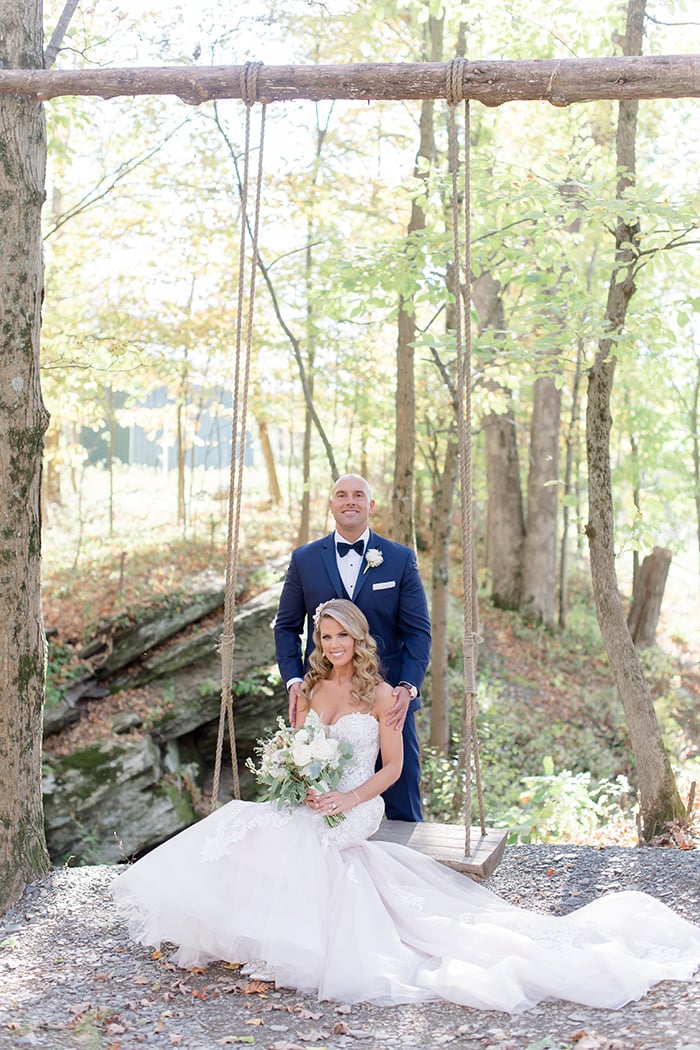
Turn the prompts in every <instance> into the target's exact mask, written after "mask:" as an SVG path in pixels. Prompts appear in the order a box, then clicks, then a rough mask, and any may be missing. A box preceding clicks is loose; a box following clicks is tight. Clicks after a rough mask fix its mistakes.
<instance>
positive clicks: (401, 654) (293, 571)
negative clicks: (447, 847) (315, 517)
mask: <svg viewBox="0 0 700 1050" xmlns="http://www.w3.org/2000/svg"><path fill="white" fill-rule="evenodd" d="M334 536H335V534H334V533H331V534H330V535H328V536H324V537H323V539H320V540H315V541H314V542H313V543H307V544H306V545H305V546H303V547H297V549H296V550H295V551H293V552H292V557H291V561H290V564H289V569H288V571H287V578H286V580H285V582H284V587H283V588H282V594H281V597H280V603H279V610H278V612H277V618H276V620H275V628H274V629H275V645H276V657H277V663H278V664H279V669H280V673H281V675H282V679H283V681H285V682H288V681H289V680H290V678H303V676H304V671H305V663H306V658H307V657H308V654H309V652H310V651H311V650H312V649H313V640H312V633H313V632H312V628H311V618H312V617H313V614H314V612H315V611H316V608H317V606H318V605H320V604H321V602H326V601H329V600H330V599H331V598H348V597H349V595H348V594H347V593H346V591H345V588H344V587H343V584H342V581H341V579H340V574H339V572H338V565H337V562H336V554H335V543H334ZM370 548H374V549H376V550H380V551H381V552H382V555H383V558H384V560H383V562H382V564H381V565H378V566H376V567H375V568H367V569H366V571H365V565H366V563H365V561H364V559H363V562H362V568H361V569H360V574H359V576H358V578H357V583H356V585H355V593H354V594H353V596H352V601H353V602H354V603H355V605H357V607H358V608H359V609H361V610H362V612H363V613H364V614H365V616H366V617H367V622H368V623H369V630H370V634H371V635H372V637H373V638H374V639H375V641H376V643H377V648H378V652H379V659H380V661H381V670H382V674H383V676H384V678H385V679H386V681H387V682H388V683H389V684H390V685H391V686H392V687H393V686H396V685H398V684H399V682H410V683H411V685H415V686H416V687H417V688H418V689H419V690H420V687H421V685H422V684H423V678H424V677H425V672H426V670H427V668H428V662H429V660H430V618H429V616H428V603H427V601H426V597H425V590H424V589H423V584H422V582H421V579H420V576H419V574H418V565H417V563H416V556H415V554H414V552H413V551H412V550H411V549H410V548H409V547H404V546H402V545H401V544H400V543H394V542H392V541H391V540H387V539H384V537H382V536H377V535H376V533H374V532H371V533H370V538H369V543H368V545H367V549H368V550H369V549H370ZM305 625H307V626H308V637H307V644H306V652H305V654H304V657H303V658H302V652H301V635H302V633H303V631H304V627H305ZM418 707H420V697H417V698H416V699H415V700H412V701H411V704H410V707H409V711H408V715H407V717H406V724H405V726H404V732H403V738H404V764H403V772H402V774H401V777H400V778H399V780H398V781H397V782H396V783H395V784H393V785H392V786H391V787H390V788H389V789H388V791H386V792H385V793H384V802H385V806H386V815H387V817H388V818H389V819H390V820H422V819H423V818H422V811H421V798H420V755H419V749H418V738H417V735H416V725H415V719H414V712H415V711H416V710H417V708H418Z"/></svg>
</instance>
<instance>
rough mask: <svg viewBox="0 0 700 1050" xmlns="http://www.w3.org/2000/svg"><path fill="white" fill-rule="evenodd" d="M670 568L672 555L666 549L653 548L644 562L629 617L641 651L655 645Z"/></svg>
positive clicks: (635, 639)
mask: <svg viewBox="0 0 700 1050" xmlns="http://www.w3.org/2000/svg"><path fill="white" fill-rule="evenodd" d="M670 567H671V552H670V551H669V550H666V548H665V547H654V550H653V551H652V552H651V554H649V555H648V556H647V557H646V558H645V559H644V561H643V562H642V565H641V568H640V570H639V574H638V576H637V580H636V583H635V586H634V592H633V596H632V608H631V609H630V611H629V615H628V617H627V626H628V627H629V632H630V635H631V636H632V641H633V642H634V644H635V645H636V646H637V648H638V649H650V648H651V646H652V645H655V644H656V628H657V626H658V623H659V614H660V613H661V602H662V601H663V597H664V589H665V587H666V580H667V579H668V570H669V568H670Z"/></svg>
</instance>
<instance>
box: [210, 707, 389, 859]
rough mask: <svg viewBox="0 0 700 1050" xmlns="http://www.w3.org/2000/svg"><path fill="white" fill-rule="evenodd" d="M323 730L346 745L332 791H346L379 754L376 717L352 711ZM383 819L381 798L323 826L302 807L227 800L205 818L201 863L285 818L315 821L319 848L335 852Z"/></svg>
mask: <svg viewBox="0 0 700 1050" xmlns="http://www.w3.org/2000/svg"><path fill="white" fill-rule="evenodd" d="M325 728H326V729H327V731H328V735H329V736H331V737H333V739H334V740H340V741H346V742H347V743H349V744H350V745H351V747H352V758H351V759H350V761H349V763H348V765H347V766H346V768H345V769H344V770H343V775H342V777H341V780H340V783H339V784H338V790H339V791H351V790H352V789H353V788H356V787H359V785H360V784H364V782H365V780H368V779H369V778H370V777H371V776H372V774H373V773H374V767H375V764H376V761H377V755H378V754H379V723H378V722H377V720H376V718H374V716H373V715H370V714H366V713H365V712H363V711H352V712H351V713H350V714H347V715H341V717H340V718H339V719H338V721H337V722H334V723H333V725H329V726H326V727H325ZM383 816H384V802H383V801H382V798H381V796H379V797H377V798H373V799H370V800H369V802H363V803H361V804H360V805H359V806H355V807H354V808H353V809H351V810H348V812H347V813H346V814H345V820H342V821H341V822H340V824H337V825H336V826H335V827H329V826H328V824H327V823H326V821H325V818H324V817H323V815H322V814H320V813H312V812H311V811H310V810H309V809H307V808H306V807H305V806H299V807H297V808H296V809H278V807H277V805H276V803H274V802H238V801H234V802H229V803H228V804H227V805H226V806H222V808H221V809H219V810H217V811H216V812H215V813H212V814H211V815H210V816H209V817H208V822H209V826H210V828H211V832H210V834H209V835H208V836H207V838H206V840H205V843H204V850H203V859H206V860H212V861H214V860H219V859H220V858H221V857H224V856H225V855H226V854H227V853H229V852H230V850H231V848H232V847H233V845H234V843H236V842H240V840H241V839H243V838H245V836H246V835H247V834H248V833H249V832H250V831H252V830H254V829H256V828H273V827H279V826H280V825H282V824H286V823H287V822H288V821H290V820H313V821H316V822H318V824H319V831H320V835H321V839H322V841H323V842H324V844H326V845H329V844H331V843H332V844H333V845H334V846H336V847H337V848H338V849H345V848H346V847H347V846H352V845H355V844H357V843H358V842H363V841H364V840H365V839H368V838H369V837H370V835H373V834H374V832H375V831H376V830H377V828H378V827H379V824H380V822H381V819H382V817H383Z"/></svg>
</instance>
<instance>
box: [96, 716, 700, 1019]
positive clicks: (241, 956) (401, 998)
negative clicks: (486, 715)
mask: <svg viewBox="0 0 700 1050" xmlns="http://www.w3.org/2000/svg"><path fill="white" fill-rule="evenodd" d="M328 732H329V734H331V735H332V736H334V737H335V738H337V739H339V740H345V741H348V742H349V743H350V744H351V745H352V748H353V757H352V760H351V762H350V765H349V766H348V767H347V768H346V769H345V771H344V773H343V779H342V781H341V784H340V786H339V790H341V791H349V790H351V789H352V788H353V787H357V786H359V785H360V784H362V783H363V782H364V781H365V780H367V779H368V777H370V776H371V775H372V773H373V772H374V765H375V758H376V755H377V752H378V746H379V727H378V724H377V721H376V719H374V718H373V717H372V715H370V714H364V713H359V712H357V713H352V714H347V715H343V716H342V717H341V718H340V719H339V720H338V721H337V722H336V723H334V724H333V725H332V726H330V727H329V728H328ZM382 814H383V803H382V801H381V799H379V798H376V799H372V800H371V801H369V802H367V803H364V804H362V805H358V806H356V807H355V808H354V809H352V810H350V811H349V812H348V813H347V815H346V819H345V820H344V821H342V822H341V823H340V824H339V825H338V826H337V827H335V828H331V827H328V825H327V824H326V822H325V820H324V818H323V816H322V815H321V814H318V813H315V812H312V811H310V810H309V809H308V808H306V807H304V806H301V807H299V808H297V809H293V810H283V811H279V810H278V809H277V808H276V806H275V804H273V803H254V802H239V801H234V802H229V803H228V804H227V805H225V806H223V807H222V808H221V809H219V810H217V811H216V812H214V813H212V814H211V815H210V816H209V817H207V818H206V819H204V820H202V821H200V822H199V823H197V824H195V825H193V826H192V827H190V828H188V829H187V830H185V831H184V832H182V833H181V834H179V835H177V836H176V837H175V838H173V839H170V840H169V841H168V842H166V843H164V844H163V845H162V846H160V847H158V848H157V849H155V850H154V851H153V852H151V853H149V854H147V855H146V856H145V857H143V858H142V859H141V860H139V861H137V863H136V864H134V865H132V866H131V867H129V868H128V869H127V870H126V872H125V873H124V874H123V875H119V876H118V877H117V878H116V879H115V880H114V883H113V886H112V892H113V895H114V898H115V900H116V903H117V907H118V910H119V912H120V914H122V915H123V916H125V917H126V918H127V920H128V922H129V928H130V933H131V935H132V937H133V938H134V939H135V940H138V941H139V942H141V943H144V944H149V945H155V946H159V945H160V944H161V942H163V941H165V942H170V943H172V944H175V945H177V952H176V953H175V956H174V961H175V962H177V963H178V964H179V965H180V966H185V967H190V966H202V965H206V964H207V963H208V962H210V961H212V960H215V959H224V960H228V961H231V962H239V963H246V962H251V961H255V960H264V962H265V968H266V970H268V971H269V972H270V973H271V974H272V975H273V976H274V979H275V981H276V983H277V985H278V986H280V987H287V988H294V989H297V990H299V991H302V992H315V993H317V994H318V997H319V999H329V1000H335V1001H339V1002H349V1003H353V1002H360V1001H366V1002H373V1003H377V1004H394V1003H409V1002H420V1001H427V1000H431V999H439V998H442V999H448V1000H452V1001H454V1002H456V1003H461V1004H464V1005H466V1006H472V1007H477V1008H481V1009H490V1010H503V1011H508V1012H517V1011H520V1010H524V1009H527V1008H528V1007H529V1006H532V1005H533V1004H535V1003H537V1002H539V1001H541V1000H543V999H552V998H556V999H565V1000H572V1001H575V1002H578V1003H584V1004H586V1005H588V1006H595V1007H607V1008H617V1007H620V1006H622V1005H623V1004H624V1003H626V1002H628V1001H630V1000H632V999H637V998H639V997H640V996H642V995H643V994H644V993H645V992H646V991H647V989H648V988H650V987H651V986H652V985H653V984H655V983H657V982H658V981H663V980H668V979H687V978H689V977H690V976H691V975H692V974H693V972H694V971H695V969H696V968H697V967H698V966H700V927H697V926H694V925H692V924H691V923H689V922H686V921H685V920H683V919H681V918H680V916H678V915H677V914H676V913H675V912H673V911H672V910H670V909H669V908H667V907H666V906H665V905H664V904H662V903H661V902H659V901H657V900H655V899H654V898H653V897H649V896H647V895H646V894H643V893H638V892H622V893H615V894H610V895H608V896H604V897H602V898H600V899H599V900H596V901H594V902H593V903H591V904H588V905H587V906H585V907H583V908H581V909H579V910H578V911H576V912H574V913H572V914H570V915H566V916H550V915H539V914H536V913H533V912H528V911H526V910H524V909H522V908H518V907H516V906H515V905H512V904H509V903H507V902H506V901H503V900H502V899H501V898H499V897H498V896H496V895H495V894H493V893H492V892H490V891H489V890H487V889H486V888H484V887H483V886H480V885H478V884H476V883H474V882H472V881H471V880H470V879H468V878H466V877H465V876H464V875H460V874H459V873H457V872H454V871H451V870H450V869H448V868H446V867H444V866H443V865H441V864H438V863H437V862H435V861H432V860H430V859H429V858H427V857H425V856H422V855H420V854H417V853H415V852H414V851H413V850H411V849H409V848H407V847H404V846H399V845H395V844H390V843H383V842H372V841H367V839H368V837H369V836H370V835H371V834H372V833H373V832H374V831H376V829H377V827H378V826H379V822H380V820H381V818H382Z"/></svg>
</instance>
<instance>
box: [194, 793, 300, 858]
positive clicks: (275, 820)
mask: <svg viewBox="0 0 700 1050" xmlns="http://www.w3.org/2000/svg"><path fill="white" fill-rule="evenodd" d="M292 813H293V810H291V809H278V808H277V806H276V805H274V804H273V803H265V802H238V803H235V802H230V803H229V804H228V805H227V806H226V807H225V808H224V809H222V810H219V812H218V813H217V814H214V816H220V817H221V819H220V820H219V821H218V823H217V826H216V829H215V831H214V833H213V834H212V835H209V836H208V837H207V838H206V839H205V840H204V845H203V846H202V860H203V861H209V862H212V861H217V860H221V859H222V857H225V856H227V855H228V854H229V853H230V852H231V846H232V845H233V844H234V843H235V842H240V840H241V839H243V838H245V836H246V835H247V834H248V832H249V831H252V830H253V829H254V828H278V827H281V826H282V825H283V824H286V823H287V822H288V821H290V820H291V819H292Z"/></svg>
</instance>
